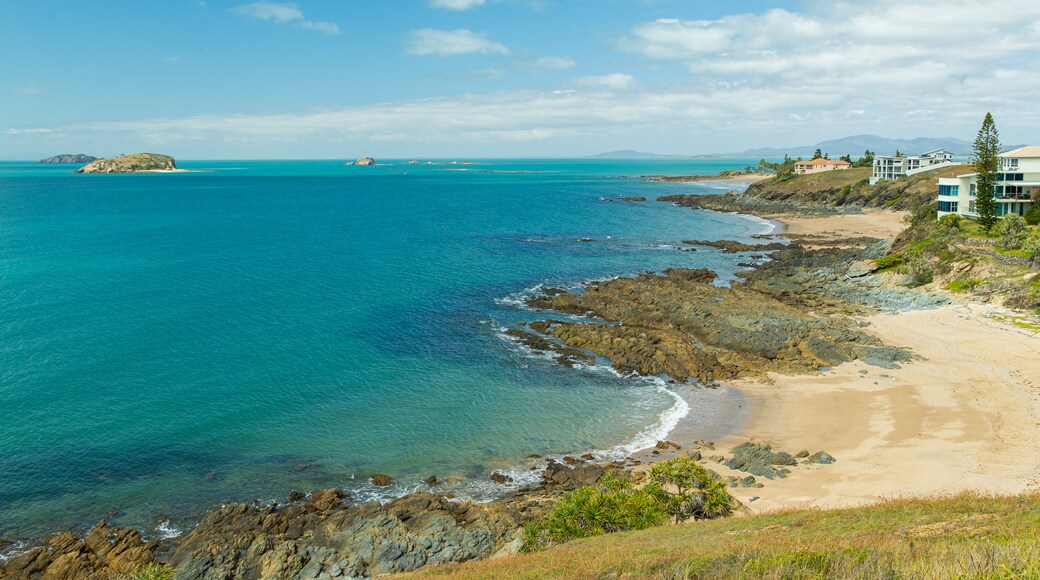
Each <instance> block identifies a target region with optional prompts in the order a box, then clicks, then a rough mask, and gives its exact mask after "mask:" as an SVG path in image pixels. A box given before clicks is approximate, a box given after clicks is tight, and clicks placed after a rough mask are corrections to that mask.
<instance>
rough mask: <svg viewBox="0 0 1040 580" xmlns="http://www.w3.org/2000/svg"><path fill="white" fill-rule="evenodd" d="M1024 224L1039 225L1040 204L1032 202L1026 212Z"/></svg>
mask: <svg viewBox="0 0 1040 580" xmlns="http://www.w3.org/2000/svg"><path fill="white" fill-rule="evenodd" d="M1026 223H1027V224H1029V225H1031V226H1035V225H1040V203H1036V202H1034V203H1033V205H1031V206H1029V211H1027V212H1026Z"/></svg>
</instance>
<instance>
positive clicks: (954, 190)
mask: <svg viewBox="0 0 1040 580" xmlns="http://www.w3.org/2000/svg"><path fill="white" fill-rule="evenodd" d="M960 189H961V187H960V186H959V185H940V186H939V195H946V196H953V197H956V196H957V195H959V194H960Z"/></svg>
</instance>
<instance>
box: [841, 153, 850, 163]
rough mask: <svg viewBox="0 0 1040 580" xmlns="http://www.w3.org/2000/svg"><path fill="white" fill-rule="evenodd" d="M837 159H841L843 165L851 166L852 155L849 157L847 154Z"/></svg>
mask: <svg viewBox="0 0 1040 580" xmlns="http://www.w3.org/2000/svg"><path fill="white" fill-rule="evenodd" d="M839 159H841V160H842V161H844V162H845V163H848V164H849V165H852V155H849V154H848V153H846V154H845V155H842V156H841V157H839Z"/></svg>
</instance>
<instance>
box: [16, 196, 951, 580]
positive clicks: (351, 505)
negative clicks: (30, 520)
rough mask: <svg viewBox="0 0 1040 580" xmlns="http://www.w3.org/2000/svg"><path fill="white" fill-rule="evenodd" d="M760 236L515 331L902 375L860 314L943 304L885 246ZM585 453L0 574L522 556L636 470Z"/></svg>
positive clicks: (675, 359)
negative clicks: (737, 263) (561, 513)
mask: <svg viewBox="0 0 1040 580" xmlns="http://www.w3.org/2000/svg"><path fill="white" fill-rule="evenodd" d="M693 197H696V198H711V197H714V198H719V197H721V198H723V199H728V198H731V197H732V196H730V195H727V196H681V197H666V198H660V201H669V202H674V203H677V204H679V205H684V206H688V207H699V208H707V207H706V205H704V203H705V202H704V201H703V200H701V199H689V198H693ZM710 203H714V202H710ZM731 207H732V206H731ZM708 209H715V208H714V207H712V208H708ZM724 211H729V209H727V210H724ZM743 211H747V208H746V207H744V208H743ZM807 211H808V210H807ZM769 213H772V212H769ZM761 241H762V242H763V243H762V244H761V245H756V244H745V243H741V242H732V241H711V240H707V241H696V240H690V241H688V242H687V244H688V245H689V246H691V247H692V248H694V249H695V248H697V247H701V248H709V247H710V248H716V249H720V250H722V251H728V252H735V253H746V254H748V255H749V256H761V255H764V254H765V253H767V252H768V255H769V256H770V260H768V261H766V262H764V263H763V264H761V265H760V266H758V267H756V268H754V269H750V270H745V271H742V272H740V274H739V275H740V277H741V278H740V279H738V280H735V281H731V282H730V283H728V284H726V283H724V282H723V281H721V280H719V279H718V277H717V275H716V274H715V273H714V272H712V271H710V270H705V269H699V270H694V269H680V268H676V269H670V270H667V271H665V272H664V273H662V274H655V273H647V274H643V275H640V276H636V277H632V278H618V279H614V280H609V281H603V282H594V283H590V284H587V285H586V286H585V287H584V288H583V289H582V290H581V291H579V292H567V291H564V290H560V289H552V288H548V289H545V290H543V291H542V292H541V294H539V295H536V296H533V297H530V298H529V306H531V307H533V308H535V309H538V310H541V311H543V312H545V314H546V317H545V319H544V320H540V321H536V322H531V323H528V324H525V325H522V326H519V327H516V328H513V329H510V330H508V331H507V334H509V335H510V336H511V337H512V338H514V339H515V340H518V341H520V342H521V343H522V344H524V345H525V346H527V347H528V348H530V349H532V350H535V351H541V352H553V353H555V354H556V355H557V356H558V360H559V361H560V362H561V363H562V364H579V363H582V364H587V363H589V362H591V361H593V360H595V359H594V357H595V356H600V357H604V358H606V359H608V360H610V361H611V364H613V366H614V368H615V369H617V370H618V371H620V372H624V373H630V372H635V373H639V374H641V375H663V376H668V377H670V378H671V379H672V380H674V381H677V382H680V383H684V382H686V381H688V380H689V379H694V380H695V381H698V382H700V383H703V384H707V385H710V384H713V383H715V382H716V381H720V380H729V379H736V378H741V377H761V376H764V375H765V374H766V373H782V374H799V375H800V374H814V373H818V372H819V371H820V369H821V368H825V367H831V366H836V365H839V364H842V363H844V362H849V361H853V360H861V361H864V362H866V363H868V364H871V365H875V366H878V367H883V368H896V367H898V365H900V364H902V363H905V362H907V361H909V360H911V359H912V356H913V355H912V353H910V352H908V351H906V350H904V349H901V348H896V347H892V346H888V345H885V344H883V343H881V341H879V340H878V339H877V338H875V337H874V336H872V335H871V334H869V333H867V332H865V331H864V329H863V326H864V324H865V323H863V322H862V319H861V318H859V315H863V314H868V313H873V312H877V311H881V310H899V309H905V308H922V307H929V306H934V305H937V304H941V303H943V302H944V301H948V299H947V298H945V297H944V296H942V295H931V294H926V293H921V292H916V291H911V290H907V289H903V288H897V287H892V286H889V285H886V284H884V283H883V282H881V281H880V280H878V279H877V277H874V276H870V273H871V272H872V269H871V268H870V264H871V263H872V260H873V259H874V258H878V257H881V256H884V255H885V254H886V253H887V252H888V251H889V249H890V246H891V242H890V241H887V240H878V239H872V238H859V239H846V240H841V241H840V243H839V242H836V241H833V240H831V241H828V240H822V239H815V238H814V239H812V240H800V239H797V240H788V241H780V239H779V238H776V239H767V240H761ZM808 242H811V245H810V244H809V243H808ZM803 243H804V245H803ZM554 314H557V315H558V314H571V315H580V316H583V317H587V320H585V321H580V322H576V321H573V320H559V319H557V317H554ZM678 448H679V446H678V445H675V447H674V448H673V447H672V446H671V445H665V447H663V448H661V447H660V446H659V447H658V448H657V449H653V450H650V451H649V453H650V457H649V459H650V460H653V459H654V458H655V457H660V458H664V457H666V456H668V455H674V453H675V452H677V451H678ZM697 453H698V456H699V453H700V452H699V451H698V452H697ZM644 456H645V455H644ZM821 457H823V456H816V458H817V459H820V458H821ZM591 459H593V458H591V457H586V458H582V459H577V458H567V460H566V462H565V463H558V462H555V461H552V460H549V462H548V465H547V466H546V468H545V470H544V471H543V474H542V482H541V484H540V485H537V486H534V487H531V488H525V489H521V490H519V491H516V492H512V493H510V494H508V495H507V496H506V497H504V498H502V499H499V500H495V501H492V502H488V503H482V504H477V503H473V502H468V501H467V502H460V501H457V500H456V498H454V497H453V496H452V495H451V494H443V493H436V490H435V486H436V482H435V481H434V482H433V483H432V484H430V488H431V489H430V491H428V492H416V493H412V494H408V495H406V496H403V497H401V498H398V499H396V500H393V501H391V502H389V503H386V504H380V503H379V502H370V503H355V502H354V501H352V499H351V497H350V496H349V494H347V493H345V492H343V491H342V490H339V489H329V490H324V491H321V492H317V493H315V494H312V495H309V496H306V495H303V494H296V493H294V494H293V495H291V496H290V498H289V499H288V501H287V502H285V503H284V504H271V503H260V502H253V503H249V504H236V505H231V506H226V507H222V508H219V509H216V510H213V511H211V512H209V513H208V514H206V515H205V516H204V517H203V518H202V519H201V521H200V522H199V524H198V525H197V526H196V527H195V528H194V529H193V530H191V531H190V532H188V533H186V534H185V535H183V536H181V537H178V538H174V539H159V540H150V541H148V540H146V539H145V538H143V537H142V536H141V534H140V533H138V532H136V531H133V530H125V529H117V528H111V527H109V526H108V525H107V524H106V523H105V522H103V521H102V522H101V523H99V524H98V525H97V526H96V527H95V528H93V529H92V530H91V531H90V532H88V533H87V535H86V536H85V537H84V539H82V540H80V539H78V538H77V537H76V536H74V535H72V534H70V533H68V532H66V533H64V534H60V535H57V536H51V537H48V538H45V539H43V540H42V542H40V543H39V545H38V547H35V548H33V549H31V550H29V551H27V552H24V553H22V554H21V555H18V556H16V557H13V558H11V559H10V560H8V561H6V562H4V563H3V564H2V565H0V577H8V576H9V577H14V578H31V577H37V576H39V575H43V576H46V577H51V576H54V577H85V578H91V577H94V578H108V577H115V576H118V575H119V574H125V573H127V572H128V571H132V570H134V569H136V568H137V567H139V566H140V565H142V564H143V563H146V562H149V561H153V560H154V561H160V562H164V563H168V564H169V565H170V566H171V567H173V568H174V569H175V570H176V571H177V577H178V578H224V577H298V578H313V577H319V576H322V577H325V576H328V577H340V576H346V577H349V576H373V575H378V574H385V573H395V572H405V571H410V570H415V569H419V568H422V567H424V566H427V565H433V564H442V563H449V562H463V561H467V560H472V559H480V558H486V557H490V556H492V555H495V554H497V553H511V552H515V550H516V549H517V547H518V538H519V535H520V533H521V531H522V529H523V526H524V525H525V524H526V523H527V522H528V521H531V520H533V519H536V518H538V517H541V516H542V515H544V514H545V513H546V512H547V511H548V509H549V508H550V506H551V505H552V503H553V502H554V501H555V499H556V498H557V497H558V496H559V495H560V494H562V493H564V492H565V491H567V490H569V489H574V488H576V487H578V486H580V485H584V484H588V483H592V482H595V481H598V479H599V478H600V477H602V475H603V474H604V473H605V472H606V471H608V470H622V471H628V472H631V471H632V470H633V468H635V469H636V470H637V471H638V466H639V464H640V463H641V462H642V461H641V460H639V459H635V460H633V459H629V460H628V461H619V462H614V463H609V464H606V465H598V464H596V463H595V462H593V461H590V460H591ZM784 459H785V461H786V458H784ZM801 459H804V458H801ZM824 459H825V458H824ZM716 460H717V461H720V460H721V459H720V457H716ZM736 464H741V465H743V463H741V462H739V461H738V462H736V463H735V465H736ZM758 469H759V470H760V472H761V473H773V472H772V471H771V470H770V469H767V468H761V467H759V468H758ZM745 479H746V478H745ZM731 483H733V484H734V485H743V486H745V487H746V486H753V485H757V484H756V483H755V482H754V481H750V480H748V481H744V480H739V481H736V480H735V481H733V482H731Z"/></svg>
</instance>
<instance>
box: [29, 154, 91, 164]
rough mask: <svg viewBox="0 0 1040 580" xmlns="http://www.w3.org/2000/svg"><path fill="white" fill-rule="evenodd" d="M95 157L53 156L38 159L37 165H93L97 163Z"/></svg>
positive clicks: (82, 155)
mask: <svg viewBox="0 0 1040 580" xmlns="http://www.w3.org/2000/svg"><path fill="white" fill-rule="evenodd" d="M97 159H98V158H97V157H91V156H90V155H84V154H82V153H65V154H62V155H55V156H54V157H48V158H46V159H40V160H39V161H37V163H93V162H94V161H97Z"/></svg>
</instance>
